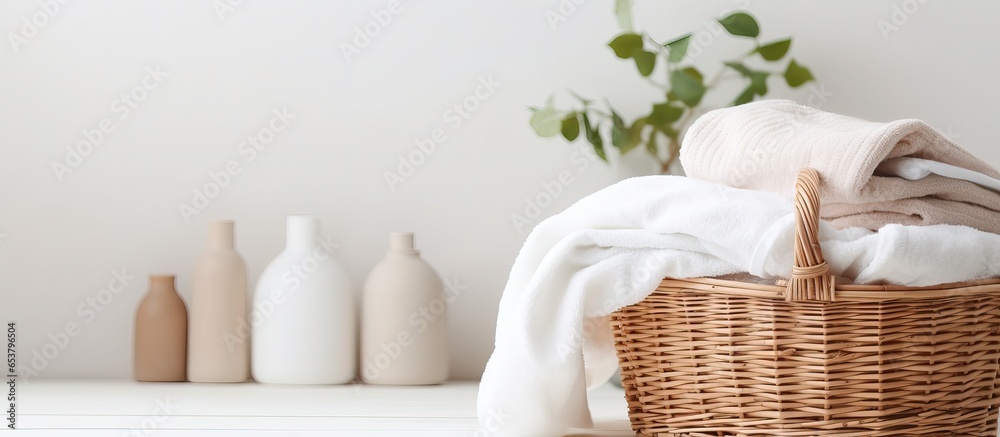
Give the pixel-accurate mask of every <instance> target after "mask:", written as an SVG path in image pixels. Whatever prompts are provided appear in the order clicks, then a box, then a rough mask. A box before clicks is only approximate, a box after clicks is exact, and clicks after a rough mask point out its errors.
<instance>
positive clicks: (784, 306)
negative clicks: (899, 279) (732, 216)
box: [611, 170, 1000, 437]
mask: <svg viewBox="0 0 1000 437" xmlns="http://www.w3.org/2000/svg"><path fill="white" fill-rule="evenodd" d="M818 183H819V176H818V174H817V173H816V172H815V171H812V170H805V171H803V172H802V173H801V174H800V176H799V179H798V182H797V185H796V196H795V211H796V236H795V267H794V268H793V272H792V278H791V279H790V280H789V281H787V286H782V285H761V284H757V283H748V282H740V281H732V280H722V279H686V280H678V279H670V278H667V279H665V280H663V282H662V283H661V284H660V286H659V287H658V288H657V289H656V291H655V292H654V293H653V294H652V295H650V296H649V297H647V298H646V299H645V300H643V301H642V302H640V303H637V304H635V305H631V306H628V307H625V308H622V309H620V310H618V311H617V312H616V313H614V314H613V315H612V321H611V323H612V328H613V329H614V335H615V342H616V348H617V352H618V358H619V363H620V365H621V370H622V382H623V385H624V387H625V396H626V399H627V400H628V406H629V417H630V419H631V423H632V429H633V430H635V432H636V435H638V436H658V437H663V436H817V435H830V436H901V435H935V436H941V435H960V436H996V435H997V407H998V404H1000V388H998V385H997V384H998V382H997V376H998V371H1000V333H998V330H1000V280H997V279H994V280H985V281H975V282H967V283H960V284H949V285H942V286H935V287H922V288H913V287H900V286H888V285H886V286H875V285H835V284H834V281H833V278H832V277H831V276H830V275H829V274H828V273H827V266H826V262H825V261H824V260H823V254H822V253H821V251H820V247H819V244H818V235H817V234H818V231H817V229H818V220H819V219H818V212H819V194H818V193H819V191H818ZM970 262H982V261H981V260H970Z"/></svg>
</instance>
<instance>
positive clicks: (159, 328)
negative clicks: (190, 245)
mask: <svg viewBox="0 0 1000 437" xmlns="http://www.w3.org/2000/svg"><path fill="white" fill-rule="evenodd" d="M134 370H135V379H136V381H161V382H180V381H186V380H187V309H186V308H185V307H184V301H182V300H181V297H180V296H178V295H177V290H176V289H175V288H174V275H151V276H150V277H149V292H148V293H146V297H144V298H143V299H142V302H141V303H139V309H138V310H137V311H136V313H135V369H134Z"/></svg>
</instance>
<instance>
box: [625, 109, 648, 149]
mask: <svg viewBox="0 0 1000 437" xmlns="http://www.w3.org/2000/svg"><path fill="white" fill-rule="evenodd" d="M645 127H646V117H642V118H640V119H637V120H636V121H635V122H633V123H632V126H631V127H629V128H628V143H626V147H625V148H623V149H622V153H626V152H628V151H630V150H632V149H634V148H636V147H638V146H639V144H642V130H643V129H644V128H645Z"/></svg>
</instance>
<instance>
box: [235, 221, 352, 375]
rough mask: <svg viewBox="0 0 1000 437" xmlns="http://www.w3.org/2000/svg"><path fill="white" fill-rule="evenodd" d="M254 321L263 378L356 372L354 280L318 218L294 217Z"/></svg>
mask: <svg viewBox="0 0 1000 437" xmlns="http://www.w3.org/2000/svg"><path fill="white" fill-rule="evenodd" d="M250 320H251V327H252V334H251V339H252V341H251V349H250V350H251V372H252V373H253V377H254V379H255V380H257V381H258V382H263V383H275V384H343V383H347V382H350V381H352V380H353V379H354V376H355V369H356V363H357V346H356V342H357V339H356V332H357V327H356V324H357V317H356V313H355V306H354V295H353V291H352V288H351V282H350V279H349V278H348V276H347V272H346V271H344V269H343V267H341V266H340V264H338V263H337V261H335V260H334V259H333V254H331V253H330V248H329V247H328V246H327V245H325V244H321V242H320V230H319V220H318V219H316V218H315V217H313V216H308V215H293V216H289V217H288V229H287V237H286V242H285V250H284V251H282V252H281V253H280V254H279V255H278V256H277V257H276V258H274V260H273V261H271V263H270V264H268V266H267V267H266V268H265V269H264V271H263V273H261V275H260V279H258V280H257V286H256V288H255V291H254V297H253V307H252V309H251V314H250Z"/></svg>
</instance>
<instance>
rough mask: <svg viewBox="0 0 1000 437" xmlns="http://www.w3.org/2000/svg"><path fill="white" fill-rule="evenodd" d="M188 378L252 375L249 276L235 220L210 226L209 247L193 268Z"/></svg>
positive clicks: (224, 378) (236, 379)
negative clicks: (235, 237) (239, 248)
mask: <svg viewBox="0 0 1000 437" xmlns="http://www.w3.org/2000/svg"><path fill="white" fill-rule="evenodd" d="M191 292H192V297H191V324H190V335H189V337H188V379H189V380H190V381H192V382H243V381H246V380H247V378H249V377H250V338H249V334H250V333H249V322H247V305H246V300H247V298H246V293H247V272H246V265H245V264H244V263H243V258H241V257H240V255H239V254H238V253H236V249H235V248H234V245H233V222H231V221H215V222H211V223H209V226H208V246H207V247H206V249H205V251H204V252H202V254H201V256H199V258H198V261H197V262H196V263H195V267H194V278H193V281H192V284H191Z"/></svg>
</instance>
